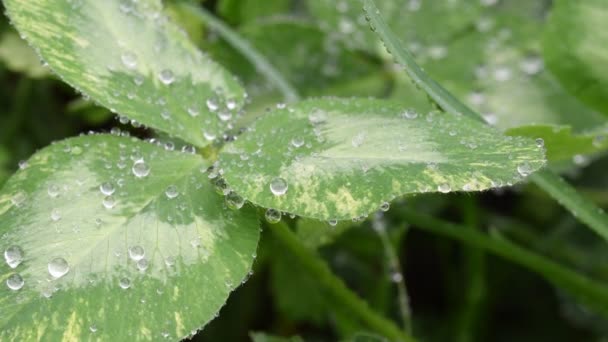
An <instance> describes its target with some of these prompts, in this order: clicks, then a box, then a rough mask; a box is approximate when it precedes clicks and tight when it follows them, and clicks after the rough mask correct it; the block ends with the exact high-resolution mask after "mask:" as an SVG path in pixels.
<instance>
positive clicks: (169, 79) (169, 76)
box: [158, 69, 175, 85]
mask: <svg viewBox="0 0 608 342" xmlns="http://www.w3.org/2000/svg"><path fill="white" fill-rule="evenodd" d="M158 79H160V81H161V82H163V84H165V85H170V84H171V83H173V82H174V81H175V75H173V71H171V70H169V69H164V70H162V71H161V72H160V73H159V74H158Z"/></svg>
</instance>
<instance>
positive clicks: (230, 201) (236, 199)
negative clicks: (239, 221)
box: [226, 191, 245, 210]
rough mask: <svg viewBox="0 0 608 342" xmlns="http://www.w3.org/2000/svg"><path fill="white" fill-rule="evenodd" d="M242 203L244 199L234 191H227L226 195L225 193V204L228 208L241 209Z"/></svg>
mask: <svg viewBox="0 0 608 342" xmlns="http://www.w3.org/2000/svg"><path fill="white" fill-rule="evenodd" d="M244 204H245V199H244V198H243V197H241V196H240V195H239V194H237V193H236V192H234V191H231V192H229V193H228V195H226V205H227V206H228V208H230V209H234V210H238V209H241V208H242V207H243V205H244Z"/></svg>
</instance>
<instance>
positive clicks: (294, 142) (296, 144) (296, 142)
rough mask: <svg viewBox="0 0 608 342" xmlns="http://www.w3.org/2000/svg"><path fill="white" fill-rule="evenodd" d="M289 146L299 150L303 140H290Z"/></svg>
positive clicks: (299, 138) (298, 138)
mask: <svg viewBox="0 0 608 342" xmlns="http://www.w3.org/2000/svg"><path fill="white" fill-rule="evenodd" d="M291 145H292V146H293V147H295V148H300V147H302V146H304V139H302V138H301V137H295V138H293V139H291Z"/></svg>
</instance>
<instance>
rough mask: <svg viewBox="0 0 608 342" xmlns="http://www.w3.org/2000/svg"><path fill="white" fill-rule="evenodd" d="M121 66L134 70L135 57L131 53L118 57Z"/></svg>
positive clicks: (135, 65) (135, 64)
mask: <svg viewBox="0 0 608 342" xmlns="http://www.w3.org/2000/svg"><path fill="white" fill-rule="evenodd" d="M120 60H121V61H122V64H124V66H126V67H127V68H128V69H135V68H136V67H137V56H135V55H134V54H133V53H131V52H125V53H123V54H122V55H121V56H120Z"/></svg>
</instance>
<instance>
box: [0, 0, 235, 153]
mask: <svg viewBox="0 0 608 342" xmlns="http://www.w3.org/2000/svg"><path fill="white" fill-rule="evenodd" d="M4 4H5V6H6V8H7V13H8V15H9V17H10V18H11V19H12V22H13V23H14V24H15V26H16V27H17V29H18V30H19V32H20V33H21V34H22V35H24V36H25V37H27V40H28V41H29V42H30V44H32V46H34V48H36V50H37V51H38V52H39V54H40V55H41V56H42V58H43V59H44V60H45V61H46V62H48V64H49V66H50V67H51V68H52V69H53V71H55V72H56V73H57V74H59V75H60V76H61V77H62V78H63V79H64V80H65V81H66V82H68V83H69V84H71V85H72V86H74V87H75V88H77V89H78V90H79V91H81V92H83V93H85V94H86V95H88V96H90V97H91V98H92V99H93V100H95V101H97V102H99V103H101V104H102V105H103V106H105V107H107V108H109V109H111V110H112V111H113V112H116V113H119V114H121V115H124V116H127V117H129V118H131V119H134V120H136V121H138V122H140V123H142V124H145V125H147V126H150V127H152V128H155V129H158V130H161V131H164V132H167V133H169V134H171V135H174V136H178V137H180V138H182V139H183V140H185V141H187V142H189V143H191V144H194V145H197V146H205V145H207V144H208V143H209V141H210V140H213V138H215V137H217V136H219V135H220V134H221V133H222V132H223V131H224V130H225V129H226V127H227V125H228V123H229V122H230V119H231V117H234V116H236V113H237V112H238V111H239V109H240V107H241V106H242V105H243V103H244V100H245V94H244V90H243V89H242V87H241V86H240V85H239V83H238V82H237V81H236V79H235V78H234V77H233V76H231V75H230V74H229V73H227V72H226V71H225V70H224V69H223V68H221V67H220V66H219V65H218V64H216V63H215V62H213V61H212V60H211V59H209V58H208V57H207V56H205V55H203V54H202V53H201V52H200V51H199V50H197V48H196V47H195V46H194V45H193V44H192V43H191V42H190V41H189V40H188V38H187V37H186V35H185V34H184V33H183V32H182V31H181V30H180V29H179V28H178V27H177V26H175V25H174V24H173V23H172V22H170V21H168V20H167V19H166V17H165V16H164V15H163V13H162V6H161V4H160V1H159V0H139V1H134V0H121V1H97V0H82V1H70V0H42V1H27V2H23V1H18V0H7V1H5V2H4Z"/></svg>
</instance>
